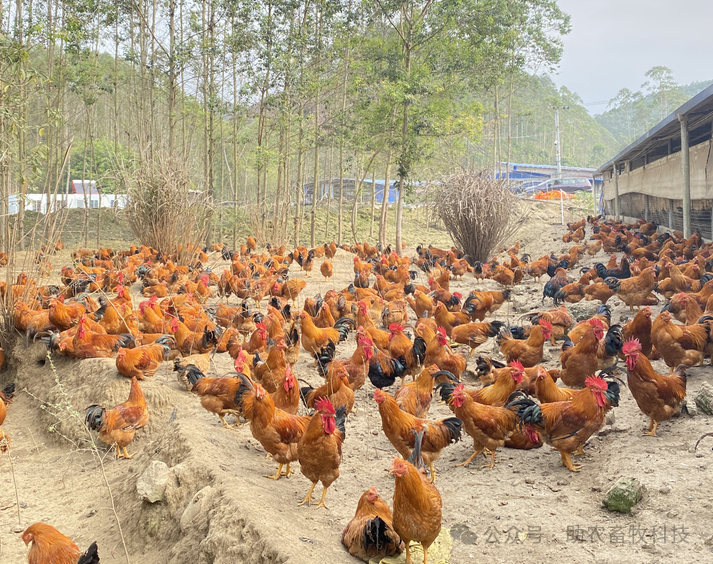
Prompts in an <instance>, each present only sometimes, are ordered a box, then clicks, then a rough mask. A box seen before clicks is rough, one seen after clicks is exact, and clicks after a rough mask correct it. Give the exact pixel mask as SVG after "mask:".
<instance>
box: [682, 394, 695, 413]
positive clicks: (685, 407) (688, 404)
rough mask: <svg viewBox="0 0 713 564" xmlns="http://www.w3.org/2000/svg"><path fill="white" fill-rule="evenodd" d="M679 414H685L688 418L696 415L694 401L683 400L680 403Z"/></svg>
mask: <svg viewBox="0 0 713 564" xmlns="http://www.w3.org/2000/svg"><path fill="white" fill-rule="evenodd" d="M681 413H682V414H683V413H685V414H687V415H688V416H689V417H695V416H696V415H698V406H697V405H696V402H695V401H688V398H683V401H682V402H681Z"/></svg>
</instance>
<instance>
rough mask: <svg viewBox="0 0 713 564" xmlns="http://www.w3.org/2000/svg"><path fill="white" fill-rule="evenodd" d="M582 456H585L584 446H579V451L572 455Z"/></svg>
mask: <svg viewBox="0 0 713 564" xmlns="http://www.w3.org/2000/svg"><path fill="white" fill-rule="evenodd" d="M582 454H584V445H579V446H578V447H577V450H575V451H574V452H573V453H572V456H580V455H582Z"/></svg>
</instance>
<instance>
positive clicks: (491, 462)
mask: <svg viewBox="0 0 713 564" xmlns="http://www.w3.org/2000/svg"><path fill="white" fill-rule="evenodd" d="M496 452H497V450H496V449H493V451H492V458H491V459H490V464H484V465H483V466H481V467H480V468H478V470H482V469H483V468H493V467H494V466H495V453H496Z"/></svg>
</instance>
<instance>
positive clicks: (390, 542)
mask: <svg viewBox="0 0 713 564" xmlns="http://www.w3.org/2000/svg"><path fill="white" fill-rule="evenodd" d="M342 544H343V545H344V546H345V547H346V548H347V550H348V551H349V554H351V555H352V556H354V557H355V558H359V559H360V560H363V561H364V562H369V561H370V560H372V559H376V560H377V561H381V559H382V558H385V557H387V556H396V555H398V554H401V553H402V552H403V550H404V544H403V543H402V542H401V539H400V538H399V535H398V534H396V531H394V526H393V517H392V516H391V510H390V509H389V506H388V505H387V504H386V503H385V502H384V500H383V499H381V496H379V494H378V493H377V492H376V488H375V487H374V486H372V487H371V488H369V489H368V490H366V491H365V492H364V493H363V494H362V496H361V497H360V498H359V503H357V509H356V513H355V514H354V517H353V518H352V520H351V521H349V523H347V526H346V527H345V528H344V531H343V532H342Z"/></svg>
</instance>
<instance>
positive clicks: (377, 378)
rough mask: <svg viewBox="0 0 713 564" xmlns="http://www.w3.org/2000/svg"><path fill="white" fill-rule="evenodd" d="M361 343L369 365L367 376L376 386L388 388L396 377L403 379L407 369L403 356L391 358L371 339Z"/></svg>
mask: <svg viewBox="0 0 713 564" xmlns="http://www.w3.org/2000/svg"><path fill="white" fill-rule="evenodd" d="M361 344H362V345H363V347H362V348H363V351H364V355H365V357H366V359H365V360H366V363H368V367H369V369H368V371H367V376H368V377H369V381H370V382H371V383H372V384H373V385H374V386H375V387H376V388H379V389H380V388H388V387H389V386H392V385H393V384H394V382H396V378H401V379H402V381H403V379H404V378H405V376H406V371H407V370H408V366H407V365H406V359H405V358H404V357H400V358H392V357H391V356H390V355H389V354H387V353H383V352H381V351H380V350H379V349H378V348H376V347H375V346H374V345H373V343H372V342H371V341H368V342H366V341H362V343H361Z"/></svg>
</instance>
